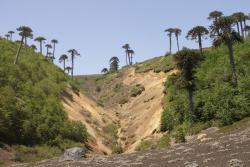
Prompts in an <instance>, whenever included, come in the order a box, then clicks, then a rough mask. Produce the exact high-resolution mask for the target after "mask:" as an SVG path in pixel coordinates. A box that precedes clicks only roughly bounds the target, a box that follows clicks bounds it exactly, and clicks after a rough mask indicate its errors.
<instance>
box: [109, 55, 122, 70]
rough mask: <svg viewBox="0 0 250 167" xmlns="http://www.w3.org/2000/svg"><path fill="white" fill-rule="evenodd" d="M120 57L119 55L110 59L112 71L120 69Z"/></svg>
mask: <svg viewBox="0 0 250 167" xmlns="http://www.w3.org/2000/svg"><path fill="white" fill-rule="evenodd" d="M119 62H120V61H119V58H118V57H115V56H114V57H112V58H111V59H110V60H109V63H110V71H111V72H117V71H118V68H119Z"/></svg>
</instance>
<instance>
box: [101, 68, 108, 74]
mask: <svg viewBox="0 0 250 167" xmlns="http://www.w3.org/2000/svg"><path fill="white" fill-rule="evenodd" d="M108 72H109V70H108V69H107V68H103V69H102V71H101V73H103V74H107V73H108Z"/></svg>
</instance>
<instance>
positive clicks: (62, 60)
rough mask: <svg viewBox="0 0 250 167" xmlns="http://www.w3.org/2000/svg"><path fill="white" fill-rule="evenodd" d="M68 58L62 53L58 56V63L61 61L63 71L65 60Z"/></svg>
mask: <svg viewBox="0 0 250 167" xmlns="http://www.w3.org/2000/svg"><path fill="white" fill-rule="evenodd" d="M67 59H68V56H67V55H66V54H63V55H61V56H60V58H59V63H62V62H63V71H65V61H66V60H67Z"/></svg>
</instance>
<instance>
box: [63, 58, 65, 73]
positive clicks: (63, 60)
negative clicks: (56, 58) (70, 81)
mask: <svg viewBox="0 0 250 167" xmlns="http://www.w3.org/2000/svg"><path fill="white" fill-rule="evenodd" d="M63 71H64V72H65V59H64V60H63Z"/></svg>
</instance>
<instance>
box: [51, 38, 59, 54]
mask: <svg viewBox="0 0 250 167" xmlns="http://www.w3.org/2000/svg"><path fill="white" fill-rule="evenodd" d="M51 43H52V44H53V58H55V50H56V44H58V40H56V39H52V40H51Z"/></svg>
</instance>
